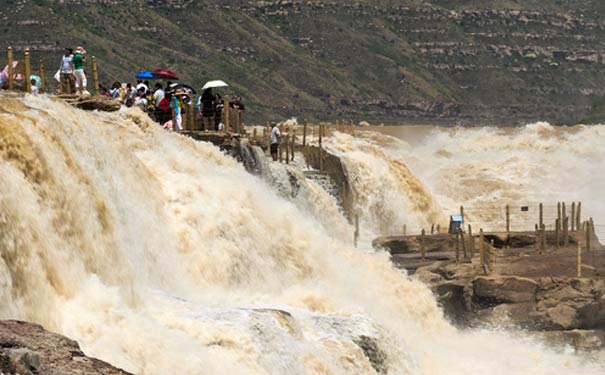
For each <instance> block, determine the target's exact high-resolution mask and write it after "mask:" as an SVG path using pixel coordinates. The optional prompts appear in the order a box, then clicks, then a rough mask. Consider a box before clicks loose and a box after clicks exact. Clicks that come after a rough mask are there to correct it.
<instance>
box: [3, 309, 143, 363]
mask: <svg viewBox="0 0 605 375" xmlns="http://www.w3.org/2000/svg"><path fill="white" fill-rule="evenodd" d="M0 374H5V375H16V374H19V375H67V374H70V375H132V374H130V373H128V372H126V371H123V370H120V369H118V368H115V367H113V366H111V365H110V364H108V363H106V362H103V361H101V360H98V359H95V358H90V357H87V356H86V355H85V354H84V353H83V352H82V350H80V346H79V345H78V343H77V342H76V341H74V340H70V339H68V338H67V337H65V336H61V335H58V334H55V333H51V332H48V331H46V330H45V329H44V328H42V326H41V325H38V324H32V323H26V322H20V321H16V320H4V321H0Z"/></svg>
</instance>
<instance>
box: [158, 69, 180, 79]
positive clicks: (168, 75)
mask: <svg viewBox="0 0 605 375" xmlns="http://www.w3.org/2000/svg"><path fill="white" fill-rule="evenodd" d="M152 73H153V75H154V76H156V77H157V78H160V79H179V77H177V75H176V73H174V72H173V71H170V70H168V69H156V70H154V71H153V72H152Z"/></svg>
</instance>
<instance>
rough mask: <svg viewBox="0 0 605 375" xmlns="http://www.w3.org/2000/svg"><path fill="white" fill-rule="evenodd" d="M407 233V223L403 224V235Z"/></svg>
mask: <svg viewBox="0 0 605 375" xmlns="http://www.w3.org/2000/svg"><path fill="white" fill-rule="evenodd" d="M406 235H407V225H405V224H403V237H405V236H406Z"/></svg>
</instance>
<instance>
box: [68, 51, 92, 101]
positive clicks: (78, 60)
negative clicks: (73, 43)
mask: <svg viewBox="0 0 605 375" xmlns="http://www.w3.org/2000/svg"><path fill="white" fill-rule="evenodd" d="M85 54H86V51H85V50H84V48H82V47H78V48H76V54H75V55H74V56H73V59H72V60H73V63H74V76H75V77H76V94H78V95H80V94H82V95H90V93H89V92H88V91H87V90H86V74H84V61H86V58H85V57H84V56H85Z"/></svg>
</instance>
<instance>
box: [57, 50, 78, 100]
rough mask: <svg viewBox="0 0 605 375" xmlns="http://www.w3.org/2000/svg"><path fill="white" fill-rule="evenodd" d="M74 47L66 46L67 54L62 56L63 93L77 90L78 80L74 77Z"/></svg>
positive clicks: (68, 93) (71, 92)
mask: <svg viewBox="0 0 605 375" xmlns="http://www.w3.org/2000/svg"><path fill="white" fill-rule="evenodd" d="M73 59H74V56H73V49H71V48H65V54H64V55H63V57H62V58H61V68H60V69H59V71H60V72H61V94H67V95H70V94H73V93H75V92H76V80H75V77H74V61H73Z"/></svg>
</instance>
